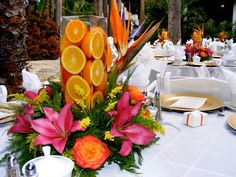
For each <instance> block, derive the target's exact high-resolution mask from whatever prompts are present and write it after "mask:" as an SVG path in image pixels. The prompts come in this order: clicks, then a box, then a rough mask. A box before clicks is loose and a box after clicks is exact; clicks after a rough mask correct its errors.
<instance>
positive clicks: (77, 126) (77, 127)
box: [71, 120, 85, 132]
mask: <svg viewBox="0 0 236 177" xmlns="http://www.w3.org/2000/svg"><path fill="white" fill-rule="evenodd" d="M77 130H80V131H84V130H85V128H81V127H80V121H79V120H77V121H74V122H73V125H72V127H71V132H75V131H77Z"/></svg>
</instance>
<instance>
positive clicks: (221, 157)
mask: <svg viewBox="0 0 236 177" xmlns="http://www.w3.org/2000/svg"><path fill="white" fill-rule="evenodd" d="M232 114H235V112H232V111H228V110H227V111H225V116H224V117H220V116H218V115H217V114H216V113H209V119H208V124H207V125H205V126H203V127H197V128H191V127H187V126H185V125H184V124H183V123H182V116H183V114H182V113H177V112H166V111H163V113H162V115H163V118H164V122H167V123H171V124H173V125H175V126H176V127H178V129H180V131H179V130H178V129H176V128H174V127H172V126H170V125H167V124H164V125H165V127H166V135H165V136H163V137H161V139H160V141H158V142H157V143H156V144H155V145H153V146H151V147H150V148H147V149H145V150H144V151H143V158H144V162H143V165H142V166H141V168H140V170H138V172H140V173H141V174H131V173H129V172H126V171H120V170H119V168H118V166H117V165H115V164H112V165H106V167H105V168H103V169H102V170H101V171H100V172H99V175H98V176H99V177H111V176H112V177H120V176H122V177H236V131H235V130H233V129H231V128H230V127H228V125H227V118H228V117H229V116H230V115H232ZM8 127H9V124H1V125H0V149H1V150H3V149H4V147H5V146H6V144H7V138H8V137H7V135H6V129H7V128H8ZM0 156H1V157H2V154H1V155H0ZM5 169H6V168H5V166H1V167H0V177H5Z"/></svg>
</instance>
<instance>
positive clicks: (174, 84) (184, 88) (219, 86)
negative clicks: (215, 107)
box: [168, 77, 231, 102]
mask: <svg viewBox="0 0 236 177" xmlns="http://www.w3.org/2000/svg"><path fill="white" fill-rule="evenodd" d="M168 88H169V90H168V92H170V93H181V92H182V93H183V92H185V93H200V94H207V95H212V96H216V97H218V98H220V99H222V100H223V101H227V102H228V101H229V100H230V96H231V94H230V88H229V84H228V82H227V81H223V80H219V79H213V78H196V77H192V78H181V79H170V80H169V83H168Z"/></svg>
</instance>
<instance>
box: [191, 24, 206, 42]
mask: <svg viewBox="0 0 236 177" xmlns="http://www.w3.org/2000/svg"><path fill="white" fill-rule="evenodd" d="M203 35H204V27H203V26H202V28H200V27H199V26H198V29H194V31H193V34H192V40H193V44H198V45H201V44H202V38H203Z"/></svg>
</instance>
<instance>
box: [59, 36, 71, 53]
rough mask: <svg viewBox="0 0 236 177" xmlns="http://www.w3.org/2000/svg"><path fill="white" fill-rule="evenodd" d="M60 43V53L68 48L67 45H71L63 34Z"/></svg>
mask: <svg viewBox="0 0 236 177" xmlns="http://www.w3.org/2000/svg"><path fill="white" fill-rule="evenodd" d="M60 42H61V45H60V48H61V51H62V52H63V50H64V49H65V48H66V47H68V46H69V45H72V43H71V42H70V41H69V40H68V38H67V37H66V35H65V34H64V35H63V36H62V37H61V41H60Z"/></svg>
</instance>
